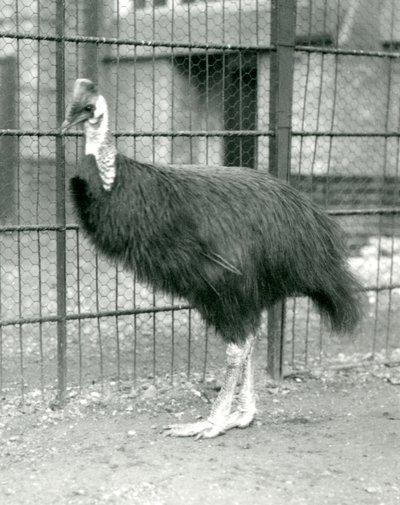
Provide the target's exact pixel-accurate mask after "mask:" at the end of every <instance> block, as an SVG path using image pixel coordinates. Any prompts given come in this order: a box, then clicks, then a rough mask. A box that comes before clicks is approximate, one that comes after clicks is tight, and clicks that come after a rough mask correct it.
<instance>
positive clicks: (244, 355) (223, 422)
mask: <svg viewBox="0 0 400 505" xmlns="http://www.w3.org/2000/svg"><path fill="white" fill-rule="evenodd" d="M255 341H256V337H255V335H251V336H249V337H248V338H247V340H246V342H245V343H244V344H241V345H238V344H228V346H227V349H226V361H227V369H226V372H225V377H224V383H223V385H222V388H221V391H220V392H219V394H218V396H217V398H216V400H215V402H214V404H213V406H212V408H211V412H210V415H209V416H208V418H207V419H206V420H205V421H199V422H196V423H189V424H174V425H172V426H169V427H168V428H167V430H166V432H165V433H166V435H170V436H174V437H191V436H196V439H200V438H214V437H216V436H218V435H221V434H222V433H225V431H227V430H229V429H231V428H235V427H241V428H244V427H245V426H248V425H249V424H250V423H251V421H252V420H253V418H254V415H255V400H254V390H253V367H252V361H251V354H252V352H253V349H254V343H255ZM241 373H243V383H242V387H241V390H240V394H239V405H238V410H237V411H235V412H234V413H232V414H231V409H232V402H233V398H234V395H235V388H236V385H237V383H238V380H239V378H240V375H241Z"/></svg>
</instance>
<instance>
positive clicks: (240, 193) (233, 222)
mask: <svg viewBox="0 0 400 505" xmlns="http://www.w3.org/2000/svg"><path fill="white" fill-rule="evenodd" d="M78 125H79V126H81V127H82V128H83V131H84V138H85V155H84V156H83V160H82V162H81V163H79V167H78V170H77V174H76V175H74V176H73V177H72V178H71V179H70V193H71V197H72V201H73V206H74V208H75V212H76V215H77V220H78V223H79V225H80V227H81V228H82V229H83V231H84V233H85V234H86V236H87V237H88V238H89V240H90V241H91V243H92V244H93V246H94V247H95V249H96V250H97V251H98V252H99V253H101V254H102V255H104V256H105V257H106V258H108V259H109V260H110V261H112V262H116V263H117V264H119V265H121V266H122V267H123V268H125V269H126V270H127V271H133V272H135V275H136V278H137V279H138V281H140V282H143V283H146V284H147V285H149V286H151V287H152V288H153V289H155V290H158V291H161V292H164V293H167V294H170V295H173V296H176V297H180V298H182V299H186V300H187V301H188V303H189V304H190V305H191V306H193V307H194V308H195V309H197V310H198V312H199V313H200V315H201V316H202V318H203V320H204V321H205V323H206V324H207V325H208V326H209V327H213V328H214V329H215V330H216V332H217V333H218V334H219V336H220V337H221V338H222V339H223V341H224V342H225V344H226V370H225V374H224V379H223V382H222V387H221V389H220V391H219V393H218V395H217V397H216V399H215V401H214V402H213V403H212V405H211V409H210V413H209V415H208V417H207V418H205V419H201V420H199V421H196V422H192V423H184V424H172V425H170V426H168V427H166V429H165V434H166V435H170V436H176V437H195V438H196V439H207V438H213V437H216V436H218V435H222V434H224V433H225V432H226V431H228V430H230V429H232V428H245V427H248V426H249V425H250V424H251V423H252V422H253V420H254V419H255V417H256V398H255V388H254V366H253V358H252V357H253V354H254V348H255V345H256V341H257V340H258V339H259V338H260V322H261V316H262V313H263V312H264V311H265V310H267V309H269V308H271V307H272V306H274V304H276V303H277V302H280V301H283V300H285V299H286V298H287V297H292V296H299V295H302V296H307V297H309V298H310V299H311V300H312V301H313V303H314V304H315V306H316V308H317V309H318V310H319V312H320V314H321V316H322V318H323V320H324V321H326V322H327V324H328V325H330V327H331V330H332V331H334V332H338V333H351V332H353V331H354V330H355V328H356V326H357V324H358V322H359V320H360V317H361V313H362V304H361V300H360V291H361V289H362V286H361V284H360V282H359V281H358V280H357V278H356V276H355V275H354V273H352V272H351V270H350V268H349V265H348V261H347V255H346V249H345V246H344V240H343V236H342V235H343V233H342V231H341V229H340V227H339V226H338V225H337V223H336V222H335V221H334V220H333V219H332V217H330V216H328V214H327V213H326V212H325V211H323V210H322V209H321V208H319V207H318V206H316V205H315V204H314V203H313V202H312V201H311V199H310V198H309V197H308V196H307V195H305V194H303V193H301V192H300V191H298V190H296V189H295V188H293V187H292V186H291V185H290V184H289V183H286V182H283V181H281V180H279V179H278V178H275V177H273V176H272V175H270V174H269V173H268V172H267V171H264V170H254V169H249V168H241V167H220V166H198V165H182V166H177V165H167V164H166V165H162V164H155V163H146V162H143V161H138V160H136V159H131V158H129V157H127V156H125V155H124V154H122V153H120V152H118V150H117V147H116V142H115V137H114V135H113V134H112V133H111V131H110V127H109V110H108V105H107V102H106V99H105V98H104V96H103V95H102V94H100V92H99V90H98V86H97V85H96V84H95V83H93V82H92V81H91V80H89V79H84V78H80V79H77V80H76V82H75V84H74V88H73V91H72V99H71V102H70V105H69V106H68V108H67V111H66V116H65V121H64V122H63V123H62V125H61V134H65V133H66V132H67V130H68V129H69V128H71V127H72V126H78ZM237 388H239V390H238V394H237V396H236V391H237Z"/></svg>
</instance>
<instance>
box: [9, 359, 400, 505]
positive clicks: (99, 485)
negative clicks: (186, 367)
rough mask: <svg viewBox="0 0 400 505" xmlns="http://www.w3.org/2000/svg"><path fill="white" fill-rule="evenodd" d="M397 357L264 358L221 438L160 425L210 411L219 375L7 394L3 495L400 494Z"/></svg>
mask: <svg viewBox="0 0 400 505" xmlns="http://www.w3.org/2000/svg"><path fill="white" fill-rule="evenodd" d="M399 365H400V363H397V365H396V363H394V364H393V365H392V366H390V367H387V366H384V365H376V364H375V365H371V364H369V365H365V366H361V367H358V368H354V369H346V370H342V371H336V372H332V371H331V372H318V373H316V374H315V375H308V376H300V375H293V376H291V378H290V379H287V380H285V381H283V382H282V383H279V384H276V383H273V382H271V381H269V380H268V378H267V376H266V375H265V373H264V372H263V370H260V369H258V374H257V384H258V416H257V420H256V421H255V422H254V423H253V425H252V426H251V427H250V428H248V429H245V430H232V431H230V432H228V433H227V434H226V435H224V436H222V437H218V438H216V439H213V440H203V441H199V442H196V441H194V440H193V439H174V438H167V437H165V436H163V434H162V428H163V426H165V425H167V424H169V423H171V422H177V421H180V420H182V421H186V420H190V419H195V418H199V417H204V416H206V415H207V411H208V409H209V402H210V401H212V399H213V398H214V397H215V395H216V392H217V389H218V379H214V378H209V380H208V381H207V382H206V385H201V384H200V383H198V382H196V381H192V382H187V381H185V379H184V378H182V379H181V380H177V381H176V383H175V385H174V386H171V384H170V383H169V382H168V381H167V380H161V379H159V380H158V381H156V382H148V381H147V382H146V381H143V382H141V383H140V384H138V385H137V387H136V389H132V388H131V386H130V385H129V384H128V383H126V384H122V387H121V389H120V391H117V389H116V384H115V383H111V384H108V385H107V387H106V388H105V391H104V394H103V395H101V394H100V393H99V392H98V391H97V390H96V389H94V388H89V389H87V390H84V391H83V392H82V393H81V394H80V395H75V393H74V392H72V391H71V395H70V401H69V402H68V404H67V406H66V408H65V409H63V410H57V409H54V407H51V406H50V407H49V406H47V404H46V403H45V404H43V403H42V402H41V400H40V395H37V394H36V395H35V394H30V395H28V396H27V399H26V403H25V406H24V407H22V406H21V405H20V404H19V402H18V400H17V399H15V401H11V400H8V401H3V402H2V410H1V418H0V428H1V437H0V453H1V458H0V503H4V504H7V505H21V504H24V505H25V504H29V505H50V504H57V505H64V504H65V505H66V504H73V505H86V504H88V505H89V504H90V505H96V504H99V505H103V504H104V505H105V504H121V505H122V504H130V505H135V504H141V505H180V504H198V505H200V504H201V505H215V504H230V505H233V504H239V505H255V504H256V505H257V504H260V505H261V504H263V505H264V504H266V503H268V504H271V505H281V504H282V505H289V504H293V505H298V504H307V505H324V504H326V505H338V504H340V505H346V504H349V505H350V504H351V505H354V504H356V503H358V504H363V505H369V504H371V505H377V504H379V505H395V504H400V458H399V454H400V398H399V395H400V389H399V387H400V366H399Z"/></svg>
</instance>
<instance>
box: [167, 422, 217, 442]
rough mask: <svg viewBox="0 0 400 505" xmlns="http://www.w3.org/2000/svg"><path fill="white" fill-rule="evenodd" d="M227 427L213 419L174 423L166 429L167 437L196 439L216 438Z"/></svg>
mask: <svg viewBox="0 0 400 505" xmlns="http://www.w3.org/2000/svg"><path fill="white" fill-rule="evenodd" d="M225 431H226V430H225V427H224V426H221V425H217V424H214V423H212V422H211V421H208V420H206V421H198V422H197V423H188V424H173V425H171V426H168V427H167V428H165V430H164V435H165V436H167V437H195V440H201V439H203V438H215V437H218V435H222V434H223V433H225Z"/></svg>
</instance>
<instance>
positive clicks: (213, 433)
mask: <svg viewBox="0 0 400 505" xmlns="http://www.w3.org/2000/svg"><path fill="white" fill-rule="evenodd" d="M255 415H256V410H255V407H254V409H249V410H246V411H241V410H236V411H234V412H232V413H231V414H229V415H228V416H227V417H224V418H223V419H219V420H218V422H213V421H210V420H208V419H206V420H205V421H198V422H197V423H187V424H173V425H171V426H167V427H166V428H165V429H164V435H165V436H168V437H195V440H201V439H203V438H215V437H218V436H219V435H223V434H224V433H225V432H227V431H228V430H231V429H232V428H246V427H247V426H249V425H250V424H251V423H252V422H253V420H254V417H255Z"/></svg>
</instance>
